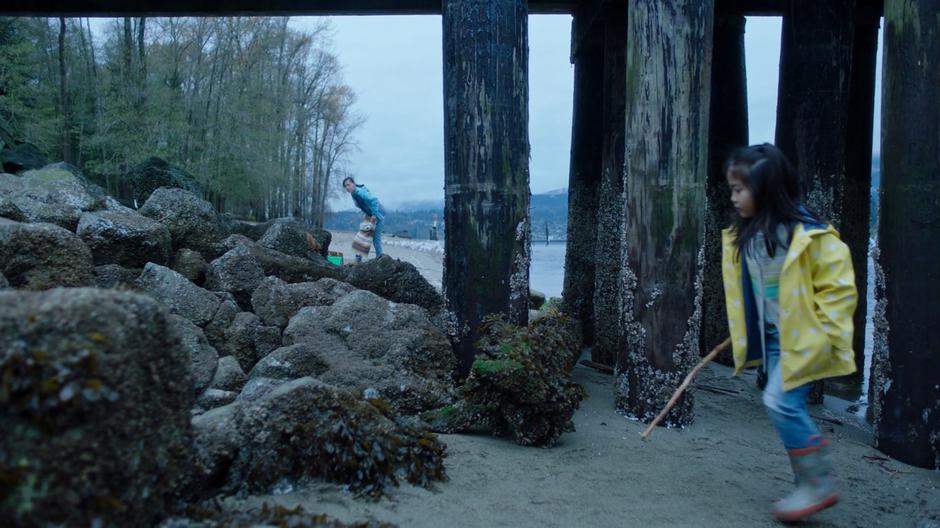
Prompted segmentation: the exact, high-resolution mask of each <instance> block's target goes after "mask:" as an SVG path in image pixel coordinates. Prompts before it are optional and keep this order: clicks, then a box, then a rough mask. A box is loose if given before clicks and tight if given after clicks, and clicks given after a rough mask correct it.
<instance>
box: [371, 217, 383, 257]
mask: <svg viewBox="0 0 940 528" xmlns="http://www.w3.org/2000/svg"><path fill="white" fill-rule="evenodd" d="M384 223H385V219H384V218H379V219H377V220H376V222H375V231H373V232H372V247H374V248H375V257H376V258H379V257H381V256H382V225H383V224H384Z"/></svg>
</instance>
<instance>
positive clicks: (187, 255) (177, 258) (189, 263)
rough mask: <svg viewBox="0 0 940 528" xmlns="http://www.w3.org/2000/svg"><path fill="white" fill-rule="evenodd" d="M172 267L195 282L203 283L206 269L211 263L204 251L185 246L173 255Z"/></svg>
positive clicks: (197, 283)
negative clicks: (205, 257) (207, 260)
mask: <svg viewBox="0 0 940 528" xmlns="http://www.w3.org/2000/svg"><path fill="white" fill-rule="evenodd" d="M170 268H171V269H172V270H173V271H175V272H177V273H179V274H180V275H182V276H184V277H186V278H187V279H189V280H190V281H191V282H192V283H193V284H196V285H202V284H203V283H204V282H205V280H206V270H207V269H208V268H209V264H207V263H206V259H204V258H203V257H202V253H199V252H198V251H193V250H191V249H188V248H183V249H180V250H179V251H177V252H176V254H175V255H173V262H172V264H171V265H170Z"/></svg>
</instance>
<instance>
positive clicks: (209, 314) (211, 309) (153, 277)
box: [137, 262, 223, 327]
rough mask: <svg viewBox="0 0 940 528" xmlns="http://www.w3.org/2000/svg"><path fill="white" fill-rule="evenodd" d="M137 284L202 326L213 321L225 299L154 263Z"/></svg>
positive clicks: (179, 313) (176, 312)
mask: <svg viewBox="0 0 940 528" xmlns="http://www.w3.org/2000/svg"><path fill="white" fill-rule="evenodd" d="M137 287H138V288H140V289H141V290H142V291H144V292H146V293H147V294H149V295H151V296H153V297H154V298H155V299H157V300H158V301H160V302H162V303H163V304H164V305H166V306H167V307H168V308H169V309H170V312H171V313H174V314H176V315H180V316H183V317H185V318H186V319H189V320H190V321H191V322H192V323H193V324H195V325H197V326H200V327H201V326H205V325H206V324H208V323H209V322H210V321H212V319H213V318H214V317H215V315H216V312H218V310H219V306H220V305H221V304H222V302H223V301H222V300H221V299H219V297H218V296H217V295H214V294H213V293H212V292H210V291H208V290H204V289H202V288H200V287H199V286H196V285H195V284H193V283H191V282H189V280H187V279H186V277H184V276H182V275H180V274H179V273H177V272H175V271H173V270H171V269H170V268H166V267H164V266H161V265H159V264H154V263H152V262H151V263H149V264H147V265H146V266H145V267H144V271H143V273H141V275H140V277H139V278H138V279H137Z"/></svg>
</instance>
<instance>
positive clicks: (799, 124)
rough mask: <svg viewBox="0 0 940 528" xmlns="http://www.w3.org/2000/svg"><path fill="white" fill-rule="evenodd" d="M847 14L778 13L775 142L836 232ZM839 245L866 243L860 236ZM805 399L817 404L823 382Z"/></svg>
mask: <svg viewBox="0 0 940 528" xmlns="http://www.w3.org/2000/svg"><path fill="white" fill-rule="evenodd" d="M854 12H855V0H834V1H831V2H823V3H820V2H815V1H812V0H794V1H792V2H790V4H789V6H788V8H787V10H786V12H785V13H784V15H783V35H782V41H781V47H780V86H779V95H778V98H777V131H776V142H777V145H778V146H779V147H780V149H781V150H783V151H784V152H785V153H786V155H787V156H788V157H789V158H790V161H792V162H793V164H794V166H795V167H796V170H797V172H798V173H799V175H800V179H801V181H802V184H803V191H804V199H805V201H806V203H807V205H808V206H809V207H810V208H812V209H813V210H815V211H816V212H817V213H819V214H820V215H821V216H822V217H823V218H824V219H826V220H829V221H830V222H832V223H833V225H835V227H836V229H840V230H841V229H843V227H844V225H845V222H844V217H843V213H844V211H845V209H846V207H845V204H846V202H845V198H846V196H845V181H846V178H845V159H846V138H847V132H848V130H847V126H848V110H849V80H850V74H851V71H852V35H853V29H854V24H853V17H852V16H849V14H850V13H854ZM864 207H866V208H867V205H865V206H864ZM845 242H846V243H847V244H848V245H849V246H850V247H854V246H856V245H858V244H862V246H863V247H865V248H867V247H868V240H867V239H866V240H863V241H858V240H852V237H851V236H849V237H848V238H845ZM858 330H860V331H862V332H864V328H860V329H858ZM810 401H811V402H812V403H821V402H822V383H817V384H816V386H815V388H814V391H813V392H812V393H811V394H810Z"/></svg>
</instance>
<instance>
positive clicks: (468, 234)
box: [442, 0, 531, 373]
mask: <svg viewBox="0 0 940 528" xmlns="http://www.w3.org/2000/svg"><path fill="white" fill-rule="evenodd" d="M442 18H443V39H444V130H445V134H444V162H445V163H444V182H445V203H444V216H445V218H446V224H447V229H446V230H445V248H446V252H445V255H444V296H445V302H446V316H447V318H448V321H447V323H448V326H449V328H448V330H449V333H450V337H451V339H452V340H453V342H454V346H455V351H456V353H457V356H458V360H459V365H460V368H461V370H462V371H463V372H464V373H466V372H468V371H469V369H470V366H471V365H472V364H473V358H474V355H475V350H476V341H477V336H478V328H479V323H480V321H481V319H482V318H483V317H485V316H487V315H489V314H496V313H500V314H506V315H508V317H509V320H510V321H511V322H512V323H514V324H520V325H525V324H527V321H528V308H529V301H528V288H529V252H530V240H531V237H530V226H529V221H528V217H529V136H528V117H529V116H528V96H529V85H528V9H527V3H526V1H525V0H485V1H479V0H444V2H443V17H442Z"/></svg>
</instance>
